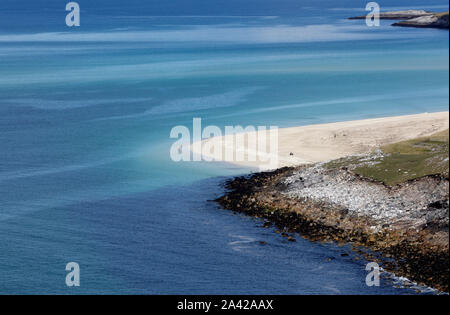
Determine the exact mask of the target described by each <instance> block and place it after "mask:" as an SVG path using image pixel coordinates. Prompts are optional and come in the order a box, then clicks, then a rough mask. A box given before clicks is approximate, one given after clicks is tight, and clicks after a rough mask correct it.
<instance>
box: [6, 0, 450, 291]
mask: <svg viewBox="0 0 450 315" xmlns="http://www.w3.org/2000/svg"><path fill="white" fill-rule="evenodd" d="M187 2H188V1H182V2H180V3H179V4H180V5H179V6H172V5H169V4H167V5H165V6H160V7H159V8H157V7H156V6H155V3H156V2H155V1H148V2H146V4H145V5H142V4H141V6H139V7H136V6H132V5H130V6H129V7H127V8H123V7H121V6H120V4H119V3H120V2H118V1H113V2H110V3H113V4H114V5H112V6H106V5H105V6H102V4H103V2H102V1H99V2H97V1H96V4H95V5H93V4H91V3H89V2H86V3H83V2H82V1H80V5H81V6H82V8H84V10H85V11H84V12H83V13H82V27H81V28H80V29H76V30H72V29H71V30H68V29H67V28H66V27H65V26H64V16H65V12H62V13H61V12H60V5H59V4H57V3H56V2H55V1H43V0H40V1H33V2H32V3H31V4H27V6H26V8H27V9H25V10H24V9H19V8H23V7H25V6H23V4H22V7H20V3H21V1H9V0H2V3H4V5H5V7H6V8H7V10H2V11H0V253H1V255H0V293H37V292H42V293H291V294H295V293H326V294H327V293H329V294H334V293H362V294H364V293H367V294H370V293H378V294H391V293H399V294H402V293H413V292H414V291H412V290H406V289H395V288H394V287H393V286H392V285H391V284H390V283H389V282H388V281H383V282H382V286H381V287H379V288H369V287H367V286H366V285H365V276H366V271H365V262H363V261H361V262H355V261H352V260H351V258H349V257H341V253H343V252H345V251H347V250H348V249H342V248H338V247H335V246H331V245H321V244H315V243H310V242H308V241H305V240H302V239H301V238H298V242H297V243H286V242H284V241H283V239H282V238H281V237H279V236H278V235H276V234H275V233H273V231H272V230H270V229H263V228H261V227H260V226H261V222H259V221H254V220H252V219H249V218H246V217H243V216H240V215H233V214H232V213H231V212H228V211H223V210H220V209H218V208H217V207H216V205H214V204H213V203H211V202H208V201H207V200H211V199H214V198H215V197H217V196H218V195H219V194H220V193H221V192H222V187H221V183H222V182H223V180H224V177H223V176H227V177H228V176H232V175H236V174H243V173H246V172H248V171H249V170H247V169H243V168H238V167H232V166H226V165H216V164H208V163H174V162H172V161H171V160H170V157H169V149H170V146H171V145H172V143H173V139H170V138H169V134H170V130H171V129H172V128H173V127H174V126H177V125H186V126H188V127H189V126H190V125H191V124H192V118H193V117H201V118H202V119H203V122H204V124H205V125H206V124H207V125H217V126H220V127H223V126H225V125H238V124H241V125H274V124H275V125H278V126H281V127H283V126H293V125H304V124H312V123H323V122H332V121H342V120H350V119H360V118H370V117H381V116H389V115H401V114H410V113H421V112H431V111H441V110H448V101H449V95H448V84H449V82H448V69H449V68H448V31H440V30H418V29H398V28H391V27H390V26H389V25H388V24H386V23H383V24H382V27H380V28H379V29H375V30H374V29H368V28H367V27H366V26H365V25H363V24H361V23H363V22H361V21H359V22H358V21H351V22H350V21H346V20H344V19H345V17H347V16H351V15H358V14H363V13H364V10H358V6H360V3H359V1H346V2H345V3H344V4H342V7H336V6H337V4H335V2H327V1H325V3H324V4H322V5H321V6H320V7H317V3H316V1H287V0H284V1H281V2H280V1H277V3H278V5H274V2H273V1H264V2H263V4H261V3H259V5H258V6H255V5H254V4H253V5H252V1H249V2H248V3H247V5H242V2H239V4H237V3H236V2H235V1H230V2H229V4H227V5H225V6H223V7H222V9H221V10H220V12H217V8H216V7H215V6H212V5H208V4H206V3H205V2H202V1H197V2H196V1H191V2H192V5H191V6H186V3H187ZM194 2H195V3H196V5H194ZM200 2H201V3H202V6H200V5H199V3H200ZM209 2H213V1H209ZM43 3H44V6H43V8H42V7H40V6H39V4H43ZM130 3H133V1H131V2H130ZM183 3H184V4H183ZM399 3H400V4H401V3H402V1H390V2H389V3H387V4H386V5H390V6H392V7H393V6H399ZM408 3H409V4H410V5H417V6H419V7H420V6H421V5H424V3H425V1H423V2H420V1H413V3H412V4H411V1H409V2H408ZM327 4H332V5H327ZM426 6H430V9H435V10H441V9H442V10H443V9H444V7H445V6H447V7H448V3H445V2H444V1H434V2H432V3H431V2H430V1H426ZM426 6H425V8H426ZM167 12H171V13H172V14H177V15H182V16H178V17H174V16H167V15H168V13H167ZM293 12H295V13H293ZM61 15H62V17H61ZM217 15H220V16H217ZM25 21H26V23H25ZM260 241H266V242H267V243H268V244H267V245H265V246H263V245H261V244H260V243H259V242H260ZM70 261H75V262H78V263H79V264H80V266H81V272H82V278H81V281H82V285H81V287H80V288H77V289H70V288H67V287H66V286H65V282H64V281H65V275H66V271H65V265H66V263H68V262H70Z"/></svg>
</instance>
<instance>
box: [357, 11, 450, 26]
mask: <svg viewBox="0 0 450 315" xmlns="http://www.w3.org/2000/svg"><path fill="white" fill-rule="evenodd" d="M365 19H366V16H355V17H350V18H349V20H365ZM380 19H381V20H401V21H400V22H396V23H394V24H392V26H404V27H419V28H441V29H448V28H449V13H448V12H443V13H435V12H428V11H424V10H407V11H392V12H383V13H380Z"/></svg>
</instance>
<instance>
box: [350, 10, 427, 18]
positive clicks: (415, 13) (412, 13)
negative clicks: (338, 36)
mask: <svg viewBox="0 0 450 315" xmlns="http://www.w3.org/2000/svg"><path fill="white" fill-rule="evenodd" d="M434 14H435V13H433V12H429V11H424V10H405V11H391V12H383V13H380V19H382V20H409V19H414V18H417V17H421V16H432V15H434ZM365 19H366V16H365V15H362V16H355V17H351V18H349V20H365Z"/></svg>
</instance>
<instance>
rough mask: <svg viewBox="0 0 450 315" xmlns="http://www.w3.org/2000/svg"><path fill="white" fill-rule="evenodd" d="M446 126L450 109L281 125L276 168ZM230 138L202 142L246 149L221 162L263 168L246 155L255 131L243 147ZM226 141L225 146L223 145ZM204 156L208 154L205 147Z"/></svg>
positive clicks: (355, 151)
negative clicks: (240, 156)
mask: <svg viewBox="0 0 450 315" xmlns="http://www.w3.org/2000/svg"><path fill="white" fill-rule="evenodd" d="M448 128H449V112H438V113H424V114H417V115H407V116H396V117H386V118H377V119H366V120H356V121H347V122H338V123H330V124H318V125H310V126H301V127H292V128H282V129H279V130H278V151H277V152H278V167H283V166H295V165H299V164H308V163H315V162H323V161H328V160H332V159H337V158H341V157H344V156H349V155H354V154H361V153H365V152H369V151H372V150H374V149H376V148H378V147H380V146H382V145H385V144H390V143H395V142H399V141H404V140H408V139H413V138H418V137H424V136H429V135H431V134H434V133H436V132H440V131H443V130H446V129H448ZM255 133H256V134H258V132H255ZM230 137H232V138H230ZM233 138H234V136H223V137H213V138H210V139H207V140H204V141H202V146H203V147H204V146H205V145H207V146H209V147H213V146H214V145H216V146H221V147H222V148H223V151H224V152H225V149H227V150H229V149H230V148H231V150H233V151H234V153H236V151H241V152H246V153H245V159H244V161H236V159H235V158H234V157H233V155H231V157H230V156H228V157H225V154H223V158H222V159H221V161H223V162H229V163H233V164H238V165H242V166H249V167H260V168H264V165H265V164H267V162H261V161H248V158H247V153H248V148H249V147H250V148H252V147H253V145H255V144H254V143H252V142H251V141H252V140H251V139H252V138H256V139H258V137H257V135H256V137H255V134H252V133H248V134H246V135H245V138H246V140H245V144H244V145H243V146H244V147H242V146H237V145H235V144H234V142H233ZM248 139H250V142H248ZM226 143H228V145H225V144H226ZM230 144H231V146H230ZM255 147H256V146H255ZM198 148H199V146H197V149H195V146H194V147H193V148H192V149H193V151H194V154H199V153H200V152H198V151H199V150H198ZM291 153H292V154H293V155H292V154H291ZM203 156H208V153H206V154H205V150H203ZM209 157H211V155H210V156H209ZM216 160H217V159H216Z"/></svg>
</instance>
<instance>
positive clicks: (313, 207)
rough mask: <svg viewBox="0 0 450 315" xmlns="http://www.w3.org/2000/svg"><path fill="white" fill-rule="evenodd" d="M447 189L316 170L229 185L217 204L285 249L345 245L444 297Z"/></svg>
mask: <svg viewBox="0 0 450 315" xmlns="http://www.w3.org/2000/svg"><path fill="white" fill-rule="evenodd" d="M448 187H449V182H448V178H444V177H440V176H426V177H423V178H419V179H416V180H413V181H409V182H405V183H402V184H399V185H397V186H395V187H389V186H386V185H384V184H382V183H378V182H375V181H373V180H369V179H366V178H362V177H361V176H359V175H357V174H355V173H353V172H352V171H351V170H348V169H345V168H339V169H328V168H327V167H325V166H324V165H323V164H317V165H313V166H299V167H287V168H282V169H278V170H275V171H272V172H264V173H257V174H253V175H251V176H246V177H238V178H235V179H233V180H230V181H228V182H227V183H226V188H227V189H228V192H227V193H226V194H225V195H224V196H222V197H220V198H219V199H217V200H216V201H217V202H218V203H219V204H220V205H222V206H223V207H224V208H226V209H229V210H232V211H236V212H241V213H244V214H246V215H249V216H253V217H256V218H262V219H264V220H265V223H264V226H265V227H269V226H271V225H276V226H277V227H278V230H277V233H279V234H281V235H282V236H283V237H286V239H287V240H289V241H292V242H295V241H296V239H295V237H296V235H300V236H301V237H305V238H308V239H310V240H312V241H325V242H336V243H340V244H344V243H350V244H352V245H353V247H354V249H355V251H356V252H357V253H358V254H360V255H364V256H365V257H366V258H367V259H369V260H370V261H377V262H378V263H380V264H381V265H382V267H383V268H384V269H385V270H387V271H390V272H393V273H394V274H396V275H398V276H404V277H407V278H409V279H410V280H412V281H415V282H417V283H420V284H424V285H427V286H430V287H433V288H436V289H438V290H440V291H445V292H448V281H449V244H448V237H449V234H448V227H449V212H448V206H449V201H448V200H449V198H448ZM367 250H369V251H367Z"/></svg>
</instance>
